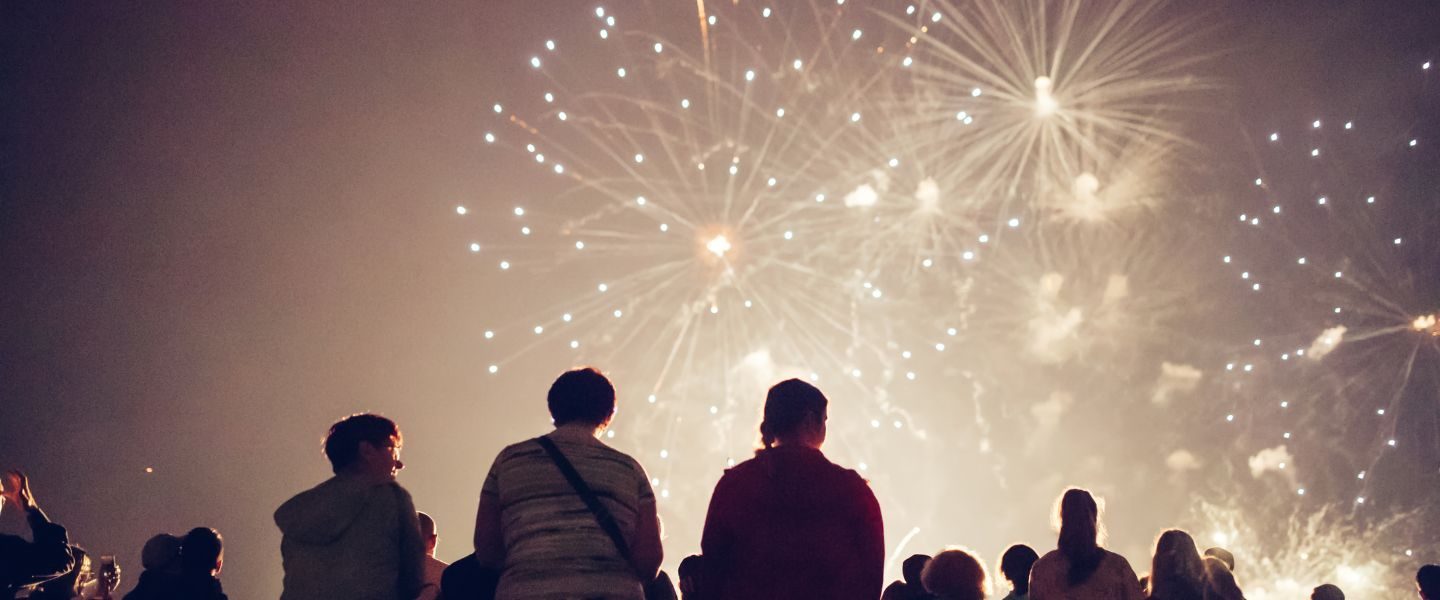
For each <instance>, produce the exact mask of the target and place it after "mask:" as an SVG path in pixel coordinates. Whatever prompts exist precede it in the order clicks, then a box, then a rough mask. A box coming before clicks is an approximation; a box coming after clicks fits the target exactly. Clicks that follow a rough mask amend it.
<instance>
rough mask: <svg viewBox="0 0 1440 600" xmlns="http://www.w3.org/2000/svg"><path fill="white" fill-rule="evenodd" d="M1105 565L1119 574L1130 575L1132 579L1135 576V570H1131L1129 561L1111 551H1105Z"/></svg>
mask: <svg viewBox="0 0 1440 600" xmlns="http://www.w3.org/2000/svg"><path fill="white" fill-rule="evenodd" d="M1102 549H1103V548H1102ZM1103 564H1104V565H1105V566H1107V567H1109V568H1111V569H1114V570H1116V571H1118V572H1121V573H1128V574H1130V576H1132V577H1133V576H1134V574H1135V570H1134V569H1133V568H1131V566H1130V561H1129V560H1127V559H1126V558H1125V557H1124V556H1121V555H1119V554H1116V553H1114V552H1111V551H1109V550H1105V559H1104V563H1103Z"/></svg>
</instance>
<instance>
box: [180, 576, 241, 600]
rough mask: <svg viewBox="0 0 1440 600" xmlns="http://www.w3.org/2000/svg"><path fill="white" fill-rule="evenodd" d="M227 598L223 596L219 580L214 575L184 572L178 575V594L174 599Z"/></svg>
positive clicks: (224, 599)
mask: <svg viewBox="0 0 1440 600" xmlns="http://www.w3.org/2000/svg"><path fill="white" fill-rule="evenodd" d="M182 598H183V599H184V600H229V598H227V597H226V596H225V590H224V589H221V587H220V580H219V579H216V578H215V577H214V576H212V575H209V574H205V573H201V574H188V573H187V574H184V575H181V576H180V595H179V596H178V597H177V598H176V600H180V599H182Z"/></svg>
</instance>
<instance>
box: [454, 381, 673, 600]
mask: <svg viewBox="0 0 1440 600" xmlns="http://www.w3.org/2000/svg"><path fill="white" fill-rule="evenodd" d="M547 404H548V405H549V409H550V416H551V417H552V418H553V419H554V422H555V430H554V431H551V432H550V433H548V434H546V437H547V438H549V439H550V440H551V441H552V442H554V444H555V445H556V446H557V447H558V448H559V450H560V452H561V453H562V454H564V455H565V457H566V458H567V459H568V460H569V461H570V462H571V463H572V464H573V465H574V466H575V470H576V471H578V472H579V473H580V476H581V478H582V479H584V480H585V483H586V484H588V485H589V487H590V488H591V489H592V490H594V492H595V494H596V496H598V497H599V499H600V502H601V503H602V504H603V505H604V506H605V508H607V509H608V510H609V511H610V513H611V514H612V515H613V516H614V518H615V521H616V522H617V523H618V525H619V527H620V531H621V532H622V533H623V534H624V536H625V538H626V542H627V543H628V545H629V546H630V549H631V554H632V556H629V557H627V556H622V555H621V554H620V551H619V550H618V549H617V548H616V546H615V543H614V542H613V541H612V540H611V539H610V537H609V536H608V535H606V533H605V531H604V530H603V529H601V527H600V524H599V522H597V521H596V519H595V515H594V513H592V512H591V511H590V510H589V509H588V508H587V507H586V505H585V503H584V501H583V500H581V498H580V496H579V495H578V494H577V493H576V492H575V490H574V488H572V487H571V486H570V483H569V482H568V481H566V479H565V476H564V475H563V474H562V473H561V472H560V470H559V469H558V468H557V467H556V465H555V463H554V462H553V461H552V460H551V459H550V457H549V455H548V454H547V453H546V452H545V449H544V448H543V447H542V446H541V445H540V444H539V443H538V442H537V441H536V440H534V439H530V440H526V441H523V442H519V443H516V444H512V445H510V446H508V447H506V448H505V449H504V450H501V451H500V454H499V456H496V457H495V462H494V463H493V464H492V465H491V467H490V472H489V474H487V475H486V476H485V483H484V486H483V488H482V489H481V491H480V506H479V509H478V514H477V516H476V520H475V556H476V558H478V559H479V560H480V562H481V564H483V565H485V566H487V567H490V568H497V569H500V572H501V573H500V583H499V586H498V588H497V589H496V594H495V597H496V598H497V600H591V599H596V600H598V599H604V600H642V599H643V598H644V590H643V587H642V585H641V581H640V577H639V576H637V572H639V573H645V574H647V575H648V576H649V577H650V578H651V579H653V578H654V576H655V573H656V571H657V570H658V569H659V568H660V562H661V560H662V557H663V554H662V550H661V546H660V520H659V516H658V513H657V511H656V507H655V492H654V490H652V489H651V487H650V479H649V477H647V476H646V475H645V469H644V468H642V467H641V466H640V463H639V462H636V460H635V459H634V458H631V457H630V456H629V455H627V454H625V453H623V452H620V451H619V450H616V449H614V448H611V447H610V446H607V445H606V444H605V443H604V442H602V441H600V434H602V433H604V432H605V429H606V428H607V427H608V426H609V424H610V420H611V418H612V417H613V416H614V414H615V388H614V386H612V385H611V384H610V381H609V380H608V379H606V377H605V376H604V375H602V374H601V373H600V372H599V371H597V370H595V369H593V368H581V369H575V370H572V371H567V372H565V373H564V374H562V375H560V377H559V378H557V379H556V380H555V383H554V384H552V385H551V386H550V392H549V394H548V397H547ZM632 564H633V566H632Z"/></svg>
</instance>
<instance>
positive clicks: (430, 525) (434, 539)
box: [415, 511, 440, 556]
mask: <svg viewBox="0 0 1440 600" xmlns="http://www.w3.org/2000/svg"><path fill="white" fill-rule="evenodd" d="M415 516H416V517H418V518H419V519H420V539H422V540H425V554H426V555H427V556H435V544H437V543H439V542H440V532H438V531H436V530H435V518H434V517H431V516H430V515H427V514H425V513H423V512H419V511H416V512H415Z"/></svg>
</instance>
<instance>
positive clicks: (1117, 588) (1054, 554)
mask: <svg viewBox="0 0 1440 600" xmlns="http://www.w3.org/2000/svg"><path fill="white" fill-rule="evenodd" d="M1100 551H1101V552H1103V553H1104V554H1103V555H1102V557H1101V558H1100V561H1099V564H1098V565H1097V566H1096V567H1095V570H1094V571H1093V572H1092V573H1091V574H1090V576H1089V577H1086V578H1084V579H1082V580H1080V581H1078V582H1073V583H1072V582H1071V581H1070V580H1069V575H1068V574H1069V572H1070V567H1071V563H1070V559H1069V558H1067V557H1066V556H1065V555H1064V554H1063V553H1061V552H1060V551H1059V550H1051V551H1050V552H1048V553H1046V554H1045V556H1042V557H1040V560H1037V561H1035V566H1034V567H1033V568H1031V570H1030V600H1101V599H1105V600H1110V599H1114V600H1141V598H1143V597H1144V594H1143V593H1141V590H1140V579H1139V578H1138V577H1136V576H1135V570H1134V569H1133V568H1131V567H1130V562H1129V561H1127V560H1125V557H1123V556H1120V555H1119V554H1115V553H1114V552H1110V551H1109V550H1105V549H1103V548H1101V549H1100Z"/></svg>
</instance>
